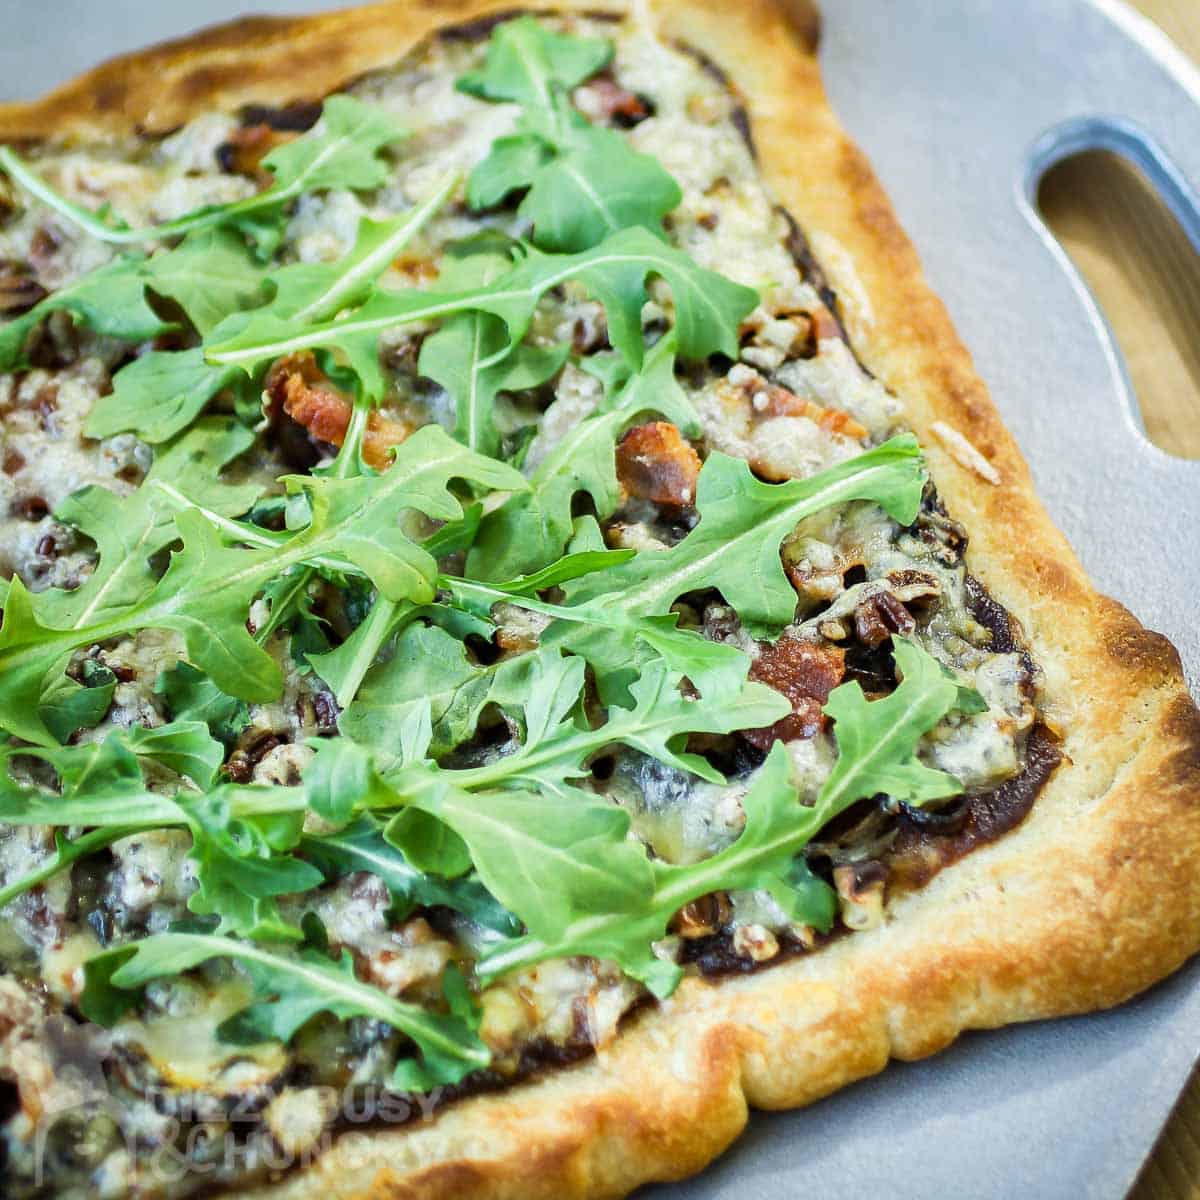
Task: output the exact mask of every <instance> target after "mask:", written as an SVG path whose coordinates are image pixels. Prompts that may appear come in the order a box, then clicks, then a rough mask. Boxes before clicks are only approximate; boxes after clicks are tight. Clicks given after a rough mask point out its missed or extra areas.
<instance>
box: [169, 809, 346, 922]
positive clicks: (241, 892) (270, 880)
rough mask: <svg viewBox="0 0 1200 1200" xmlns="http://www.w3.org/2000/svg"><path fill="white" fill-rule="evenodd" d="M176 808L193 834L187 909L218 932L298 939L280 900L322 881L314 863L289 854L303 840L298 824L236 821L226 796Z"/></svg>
mask: <svg viewBox="0 0 1200 1200" xmlns="http://www.w3.org/2000/svg"><path fill="white" fill-rule="evenodd" d="M177 803H178V804H179V806H180V808H181V809H182V810H183V813H184V816H185V818H186V820H187V824H188V828H189V829H190V830H191V834H192V849H191V851H190V852H189V854H188V857H189V858H190V859H192V860H193V861H194V862H195V864H196V890H195V891H194V892H193V893H192V894H191V896H189V897H188V908H189V909H190V910H191V911H192V912H194V913H196V914H197V915H198V916H215V917H217V918H218V919H219V923H218V926H217V932H218V933H233V934H238V935H240V936H242V937H249V938H257V939H264V940H280V939H294V940H297V941H298V940H299V939H300V936H301V934H300V930H299V929H297V928H295V927H294V926H291V925H289V924H287V923H286V922H285V921H284V920H283V919H282V918H281V917H280V915H279V910H278V907H277V905H276V903H275V901H276V898H277V897H279V896H286V895H290V894H291V893H293V892H307V891H309V890H310V889H311V888H314V887H319V886H320V884H321V883H322V882H323V880H324V876H323V875H322V874H321V872H320V871H318V870H317V868H316V867H314V866H313V865H312V864H311V863H306V862H304V861H302V860H301V859H298V858H295V857H293V856H292V855H290V854H287V853H280V852H279V851H281V850H285V849H290V848H291V847H292V846H294V845H295V844H296V842H297V841H298V840H299V835H300V820H299V819H298V818H297V817H291V816H289V817H282V818H273V819H266V820H258V819H254V818H245V817H237V816H235V815H234V814H233V812H232V811H231V808H230V804H229V795H228V793H227V792H225V791H216V792H209V793H208V794H207V795H204V796H198V797H195V798H192V797H190V796H186V795H185V794H183V793H181V794H180V795H179V796H178V797H177Z"/></svg>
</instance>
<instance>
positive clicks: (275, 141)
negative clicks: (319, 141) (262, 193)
mask: <svg viewBox="0 0 1200 1200" xmlns="http://www.w3.org/2000/svg"><path fill="white" fill-rule="evenodd" d="M293 136H294V135H292V134H288V133H280V132H279V131H278V130H275V129H272V128H271V126H270V125H268V124H267V123H266V122H265V121H261V122H259V123H258V124H257V125H243V126H241V127H240V128H238V129H235V130H234V131H233V132H232V133H231V134H230V135H229V140H228V141H227V142H222V143H221V145H219V146H218V147H217V164H218V165H219V166H220V168H221V170H222V171H226V172H228V173H229V174H230V175H245V176H246V177H247V178H249V179H256V180H258V181H259V182H260V183H270V181H271V174H270V172H269V171H267V170H265V169H264V168H263V165H262V160H263V159H264V158H266V156H267V155H268V154H270V153H271V151H272V150H274V149H275V147H276V146H278V145H281V144H282V143H283V142H290V141H291V140H292V137H293Z"/></svg>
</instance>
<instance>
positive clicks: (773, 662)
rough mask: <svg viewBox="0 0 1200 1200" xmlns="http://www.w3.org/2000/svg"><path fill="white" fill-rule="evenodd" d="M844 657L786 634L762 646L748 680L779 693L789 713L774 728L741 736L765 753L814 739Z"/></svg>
mask: <svg viewBox="0 0 1200 1200" xmlns="http://www.w3.org/2000/svg"><path fill="white" fill-rule="evenodd" d="M845 657H846V656H845V653H844V652H843V651H842V650H841V649H839V648H838V647H836V646H826V645H823V644H822V643H819V642H810V641H804V640H802V639H800V638H796V637H792V636H790V635H789V634H784V635H783V637H781V638H780V639H779V641H777V642H776V643H775V644H774V645H773V646H771V645H764V646H763V647H762V651H761V653H760V654H759V656H758V658H756V659H755V660H754V664H753V666H751V668H750V678H751V679H757V680H758V681H759V682H760V683H765V684H766V685H767V686H768V687H773V688H774V689H775V690H776V691H777V692H782V693H783V695H784V696H785V697H786V698H787V700H788V702H789V703H790V704H791V706H792V711H791V713H790V714H789V715H788V716H786V717H784V718H783V719H782V720H779V721H776V722H775V724H774V725H768V726H766V727H764V728H762V729H748V730H744V731H743V733H742V736H743V737H744V738H745V739H746V740H747V741H748V742H750V744H751V745H753V746H757V747H758V748H759V749H760V750H769V749H770V748H771V744H772V743H773V742H777V741H784V742H788V741H792V740H793V739H795V738H810V737H815V736H816V734H817V733H818V732H819V731H820V729H821V727H822V724H823V722H824V720H825V717H824V714H823V713H822V712H821V705H823V704H824V703H825V701H826V700H828V699H829V693H830V692H831V691H833V689H834V688H835V687H837V685H838V684H839V683H841V682H842V676H843V675H844V674H845Z"/></svg>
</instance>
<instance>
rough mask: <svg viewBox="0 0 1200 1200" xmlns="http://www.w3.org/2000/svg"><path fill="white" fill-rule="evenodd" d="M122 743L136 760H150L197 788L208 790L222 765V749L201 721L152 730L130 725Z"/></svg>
mask: <svg viewBox="0 0 1200 1200" xmlns="http://www.w3.org/2000/svg"><path fill="white" fill-rule="evenodd" d="M123 740H124V743H125V745H127V746H128V747H129V749H130V750H131V751H132V752H133V753H134V754H135V755H136V756H137V757H138V758H149V759H153V760H154V761H155V762H158V763H161V764H162V765H163V766H164V767H166V768H167V769H168V770H171V771H174V772H175V773H176V774H178V775H183V776H185V777H186V778H188V779H190V780H191V781H192V782H193V783H194V784H195V785H196V786H197V787H199V788H210V787H212V785H213V783H214V782H215V781H216V778H217V772H218V771H219V770H220V769H221V764H222V763H223V762H224V761H225V751H224V747H222V745H221V743H220V742H218V741H217V740H216V738H214V737H213V736H212V735H211V734H210V733H209V732H208V726H207V725H205V724H204V723H203V722H201V721H181V720H175V721H172V722H171V723H170V724H168V725H158V726H155V727H154V728H152V729H151V728H147V727H146V726H144V725H131V726H130V727H129V728H128V729H126V730H125V731H124V733H123Z"/></svg>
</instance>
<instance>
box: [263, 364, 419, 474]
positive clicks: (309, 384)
mask: <svg viewBox="0 0 1200 1200" xmlns="http://www.w3.org/2000/svg"><path fill="white" fill-rule="evenodd" d="M265 391H266V394H267V397H268V400H269V401H270V403H271V404H272V405H273V406H274V407H275V408H276V409H282V410H283V412H285V413H286V414H287V415H288V416H289V417H291V418H292V420H293V421H295V422H296V424H297V425H302V426H303V427H304V428H305V429H307V430H308V432H309V433H310V434H311V435H312V436H313V437H314V438H316V439H317V440H318V441H322V442H328V443H329V444H330V445H333V446H340V445H341V444H342V443H343V442H344V441H345V440H346V430H347V429H348V428H349V426H350V417H351V415H352V414H353V412H354V406H353V405H352V404H351V403H350V401H349V400H348V399H347V398H346V397H345V396H343V395H342V393H341V392H339V391H338V390H337V389H336V388H335V387H334V386H333V384H331V383H330V382H329V380H328V379H326V377H325V376H324V374H322V372H321V370H320V368H319V367H318V366H317V363H316V360H315V359H314V358H313V356H312V355H311V354H308V353H304V354H289V355H288V356H287V357H286V358H281V359H280V360H279V361H278V362H277V363H276V364H275V365H274V366H273V367H272V368H271V371H270V373H269V374H268V376H267V380H266V385H265ZM411 432H412V430H411V429H410V428H409V426H408V425H405V424H402V423H401V422H399V421H393V420H390V419H389V418H387V417H385V416H383V415H382V414H380V413H378V412H372V413H371V415H370V417H369V418H368V419H367V431H366V434H365V435H364V437H363V445H362V456H363V461H364V462H365V463H366V464H367V465H368V466H370V467H374V468H375V470H377V471H383V470H386V469H387V467H388V466H389V465H390V464H391V461H392V454H391V452H392V449H393V448H394V447H396V446H398V445H399V444H400V443H401V442H402V441H404V439H405V438H406V437H408V435H409V434H410V433H411Z"/></svg>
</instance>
